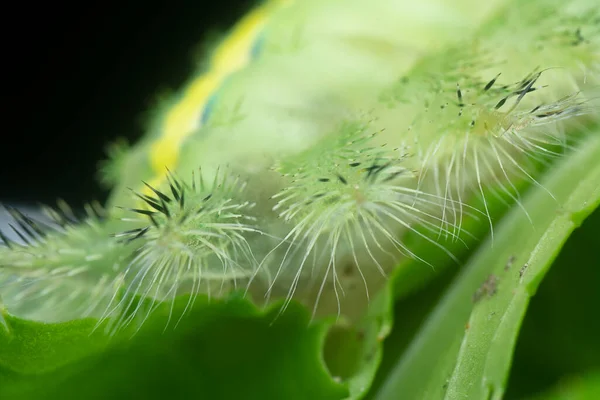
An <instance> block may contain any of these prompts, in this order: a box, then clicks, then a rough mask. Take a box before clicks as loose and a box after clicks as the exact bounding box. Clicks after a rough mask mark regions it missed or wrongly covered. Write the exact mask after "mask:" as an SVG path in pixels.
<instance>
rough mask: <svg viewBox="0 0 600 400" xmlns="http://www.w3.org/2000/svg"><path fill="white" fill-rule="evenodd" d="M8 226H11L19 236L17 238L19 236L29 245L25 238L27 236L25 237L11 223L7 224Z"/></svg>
mask: <svg viewBox="0 0 600 400" xmlns="http://www.w3.org/2000/svg"><path fill="white" fill-rule="evenodd" d="M8 226H10V227H11V228H12V230H13V231H14V232H15V233H16V234H17V236H19V238H21V240H22V241H23V242H25V244H27V245H31V242H30V241H29V240H27V237H25V236H24V235H23V234H22V233H21V232H20V231H19V230H18V229H17V228H15V227H14V225H13V224H8Z"/></svg>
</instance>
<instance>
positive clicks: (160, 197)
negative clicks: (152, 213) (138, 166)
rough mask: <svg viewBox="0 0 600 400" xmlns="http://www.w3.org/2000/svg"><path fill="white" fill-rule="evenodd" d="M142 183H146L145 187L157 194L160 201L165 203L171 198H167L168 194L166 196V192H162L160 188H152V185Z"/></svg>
mask: <svg viewBox="0 0 600 400" xmlns="http://www.w3.org/2000/svg"><path fill="white" fill-rule="evenodd" d="M142 183H143V184H144V185H146V187H147V188H148V189H150V190H152V192H154V194H155V195H156V196H158V198H159V199H161V200H162V201H164V202H166V203H170V202H171V199H170V198H169V196H167V195H166V194H164V193H163V192H161V191H160V190H157V189H155V188H153V187H152V186H150V185H148V184H147V183H146V182H144V181H142Z"/></svg>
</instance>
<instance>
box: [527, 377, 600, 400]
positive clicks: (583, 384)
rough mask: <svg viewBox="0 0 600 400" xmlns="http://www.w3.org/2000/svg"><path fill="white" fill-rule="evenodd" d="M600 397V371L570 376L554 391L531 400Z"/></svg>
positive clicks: (580, 399)
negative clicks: (574, 376)
mask: <svg viewBox="0 0 600 400" xmlns="http://www.w3.org/2000/svg"><path fill="white" fill-rule="evenodd" d="M599 398H600V371H593V372H590V373H587V374H585V375H584V376H579V377H576V378H573V377H572V378H570V379H569V380H568V381H565V382H562V383H561V384H559V385H558V386H557V387H556V388H554V389H553V390H552V391H549V392H548V393H544V394H542V395H540V396H536V397H533V398H531V400H593V399H599Z"/></svg>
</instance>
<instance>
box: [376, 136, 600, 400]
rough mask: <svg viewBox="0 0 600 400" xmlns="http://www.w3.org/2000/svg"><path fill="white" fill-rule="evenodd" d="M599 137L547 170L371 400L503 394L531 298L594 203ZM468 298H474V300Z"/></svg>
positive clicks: (598, 199)
mask: <svg viewBox="0 0 600 400" xmlns="http://www.w3.org/2000/svg"><path fill="white" fill-rule="evenodd" d="M599 159H600V137H598V135H593V136H591V137H590V138H589V139H587V140H586V141H585V143H583V146H582V147H581V149H580V150H579V151H577V152H573V153H572V154H571V155H570V156H569V157H568V158H566V159H565V160H562V161H561V162H559V163H558V164H556V166H555V167H554V168H552V169H551V170H550V171H549V172H548V174H547V176H546V177H545V179H544V181H543V182H542V185H543V187H544V188H547V189H548V190H549V191H550V192H551V193H553V195H554V198H553V197H551V196H549V194H548V193H547V192H546V190H545V189H542V188H541V187H538V188H535V189H534V190H532V191H531V192H530V193H529V194H528V196H527V198H526V200H525V201H524V203H523V205H524V207H525V209H526V210H527V211H528V213H529V217H530V218H531V222H529V220H528V218H527V216H526V215H525V214H524V212H523V211H522V210H519V209H518V208H515V209H513V210H512V211H511V213H510V214H509V215H508V216H507V217H506V218H504V219H503V220H502V222H501V223H500V224H499V226H498V227H497V232H496V237H495V239H494V242H493V243H491V242H490V243H487V244H484V245H483V246H482V247H481V248H480V249H479V251H478V252H477V253H476V254H475V255H474V257H473V259H472V260H471V261H470V262H469V263H468V265H466V266H465V269H464V271H462V273H461V274H460V276H459V277H458V278H457V279H456V281H455V282H454V283H453V285H452V286H451V287H450V289H449V290H448V292H447V293H446V294H445V296H444V297H443V298H442V299H441V301H440V302H439V305H438V306H437V307H436V309H435V310H434V311H433V312H432V313H431V315H430V316H429V317H428V320H427V321H426V323H425V325H424V326H423V328H422V329H421V331H420V332H419V333H418V334H417V336H416V338H415V339H414V341H413V343H412V344H411V345H410V347H409V348H408V349H407V351H406V352H405V353H404V355H403V356H402V358H400V359H399V360H398V362H397V365H396V366H395V367H394V369H393V370H392V372H391V373H390V374H389V376H388V378H387V380H386V382H385V383H384V385H383V387H382V388H381V390H380V391H379V392H378V394H377V396H376V398H377V399H381V400H384V399H396V398H398V396H399V395H401V396H402V398H409V399H413V398H415V399H429V398H431V399H439V398H449V399H454V398H474V399H489V398H501V396H502V393H503V392H504V391H505V383H506V378H507V375H508V371H509V367H510V364H511V359H512V352H513V349H514V346H515V342H516V338H517V335H518V331H519V328H520V325H521V322H522V320H523V317H524V315H525V311H526V309H527V305H528V303H529V299H530V297H531V296H532V295H533V294H534V293H535V291H536V289H537V287H538V285H539V283H540V282H541V280H542V278H543V277H544V275H545V274H546V272H547V271H548V269H549V268H550V265H551V264H552V261H553V260H554V258H555V257H556V256H557V254H558V252H559V251H560V249H561V248H562V246H563V244H564V243H565V241H566V240H567V238H568V237H569V235H570V234H571V233H572V232H573V230H574V229H575V228H577V227H578V226H579V225H580V224H581V223H582V221H583V220H584V219H585V218H586V217H587V216H588V215H589V214H590V213H591V212H592V211H593V210H594V209H595V208H596V207H597V206H598V204H599V203H600V164H599V163H598V160H599ZM473 300H476V301H475V304H473V303H474V301H473Z"/></svg>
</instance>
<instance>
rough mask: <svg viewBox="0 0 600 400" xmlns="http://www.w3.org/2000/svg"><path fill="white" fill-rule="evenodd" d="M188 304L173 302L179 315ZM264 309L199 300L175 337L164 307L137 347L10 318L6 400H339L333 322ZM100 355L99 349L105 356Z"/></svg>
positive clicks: (77, 327) (5, 345)
mask: <svg viewBox="0 0 600 400" xmlns="http://www.w3.org/2000/svg"><path fill="white" fill-rule="evenodd" d="M186 304H187V299H185V298H180V299H178V300H177V302H176V304H175V309H174V312H175V315H178V314H177V313H178V312H181V310H182V309H183V308H184V307H185V305H186ZM278 311H279V309H278V308H272V309H271V310H270V311H267V312H263V311H259V310H258V309H257V308H256V307H254V306H253V305H252V304H251V303H250V302H249V301H247V300H244V299H241V298H236V297H233V298H231V299H229V300H228V301H214V302H211V303H209V302H208V301H207V300H206V299H200V298H199V299H197V300H196V306H195V308H194V310H193V312H191V313H190V314H189V315H187V316H186V317H185V318H183V319H182V321H181V323H180V324H179V326H178V327H177V328H176V329H173V327H172V326H171V328H169V329H167V330H165V329H164V328H165V321H166V319H167V318H168V314H169V312H171V310H170V305H169V304H163V305H162V306H161V307H160V308H159V309H158V310H157V312H156V314H155V315H153V316H152V318H151V319H149V320H148V321H147V322H146V324H145V325H144V328H142V330H141V331H140V332H139V333H138V335H136V336H135V337H134V338H133V339H129V337H128V336H127V337H124V336H120V337H114V338H112V339H111V340H110V342H108V341H107V338H106V336H104V335H102V334H101V333H100V332H98V333H95V334H93V335H91V336H89V332H90V330H91V327H93V326H94V325H93V323H94V322H95V321H90V320H79V321H73V322H69V323H65V324H48V325H46V324H40V323H35V322H31V321H23V320H20V319H17V318H14V317H12V316H10V315H4V318H5V322H6V327H7V328H8V330H1V328H0V330H1V333H0V398H2V399H15V400H20V399H36V400H37V399H82V398H85V399H109V398H110V399H130V398H143V399H165V398H168V399H189V398H194V399H210V400H215V399H236V398H239V399H261V400H262V399H307V398H310V399H327V400H329V399H342V398H344V397H345V396H347V393H348V391H347V388H345V387H344V386H343V385H341V384H338V383H336V382H334V381H333V380H332V379H331V377H330V376H329V374H328V372H327V371H326V369H325V366H324V364H323V361H322V356H321V350H322V347H323V341H324V339H325V335H326V333H327V331H328V329H329V327H330V326H331V323H332V321H325V322H319V323H314V324H309V315H308V312H307V311H306V310H305V309H304V308H303V307H301V306H299V305H296V304H292V305H291V306H290V308H288V310H286V312H285V313H283V314H282V315H281V316H279V317H278V318H276V315H277V312H278ZM101 349H103V351H99V350H101Z"/></svg>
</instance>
